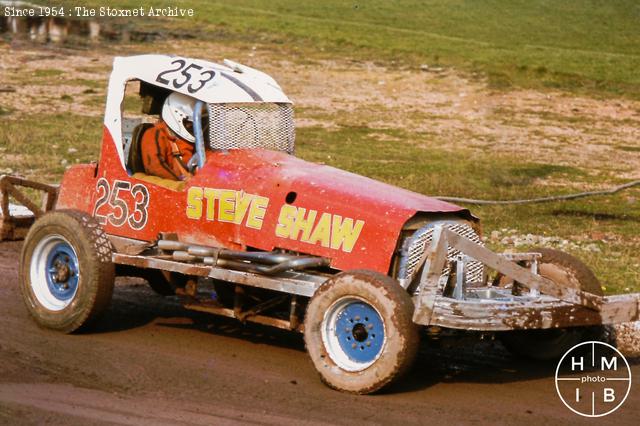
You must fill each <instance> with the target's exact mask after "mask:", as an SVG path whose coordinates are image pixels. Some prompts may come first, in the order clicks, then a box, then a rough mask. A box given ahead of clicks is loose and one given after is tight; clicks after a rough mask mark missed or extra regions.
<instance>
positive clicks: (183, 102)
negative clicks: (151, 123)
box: [162, 92, 196, 143]
mask: <svg viewBox="0 0 640 426" xmlns="http://www.w3.org/2000/svg"><path fill="white" fill-rule="evenodd" d="M195 104H196V100H195V99H194V98H192V97H190V96H187V95H183V94H182V93H178V92H173V93H172V94H170V95H169V96H167V99H166V100H165V101H164V105H163V107H162V119H163V120H164V122H165V123H167V126H169V128H170V129H171V130H173V132H174V133H175V134H176V135H178V136H179V137H181V138H182V139H184V140H186V141H187V142H191V143H194V142H195V140H196V138H195V137H194V135H193V133H192V132H193V130H191V131H190V130H188V129H187V128H186V127H185V121H189V122H191V124H192V125H193V109H194V108H195ZM191 128H192V129H193V126H191Z"/></svg>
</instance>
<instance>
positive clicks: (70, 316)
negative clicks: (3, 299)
mask: <svg viewBox="0 0 640 426" xmlns="http://www.w3.org/2000/svg"><path fill="white" fill-rule="evenodd" d="M113 282H114V266H113V263H112V262H111V243H110V241H109V239H108V238H107V236H106V234H105V233H104V232H103V231H102V228H101V227H100V225H99V224H98V223H97V222H96V221H95V219H94V218H93V217H91V216H89V215H87V214H86V213H82V212H78V211H72V210H61V211H54V212H50V213H47V214H45V215H44V216H42V217H41V218H39V219H38V220H37V221H36V222H35V223H34V224H33V226H32V227H31V229H30V230H29V233H28V234H27V237H26V239H25V242H24V246H23V247H22V253H21V258H20V288H21V291H22V297H23V299H24V302H25V305H26V306H27V309H28V311H29V313H30V314H31V316H32V317H33V318H34V319H35V321H36V322H37V323H38V324H39V325H40V326H42V327H46V328H51V329H54V330H59V331H62V332H65V333H71V332H74V331H76V330H79V329H81V328H83V327H85V326H88V325H90V324H91V323H92V322H94V321H95V320H96V319H97V318H98V317H99V316H100V315H101V314H102V313H103V312H104V310H105V309H106V307H107V305H108V304H109V302H110V300H111V295H112V293H113Z"/></svg>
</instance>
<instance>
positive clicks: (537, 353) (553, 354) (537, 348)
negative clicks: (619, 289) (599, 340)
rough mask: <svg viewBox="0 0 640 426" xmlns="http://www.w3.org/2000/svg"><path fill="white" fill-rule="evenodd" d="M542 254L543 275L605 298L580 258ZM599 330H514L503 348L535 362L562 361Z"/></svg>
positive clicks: (544, 250)
mask: <svg viewBox="0 0 640 426" xmlns="http://www.w3.org/2000/svg"><path fill="white" fill-rule="evenodd" d="M531 251H532V252H537V253H540V254H541V255H542V256H541V257H540V260H539V266H538V269H539V272H540V275H541V276H543V277H545V278H548V279H550V280H551V281H554V282H557V283H562V284H564V285H565V286H568V287H572V288H575V289H580V290H582V291H585V292H588V293H592V294H596V295H598V296H602V295H603V293H602V287H601V286H600V282H599V281H598V279H597V278H596V276H595V275H594V274H593V272H592V271H591V270H590V269H589V267H588V266H587V265H585V264H584V263H583V262H582V261H580V260H579V259H577V258H575V257H573V256H571V255H570V254H568V253H565V252H563V251H560V250H554V249H548V248H537V249H533V250H531ZM596 333H597V330H596V327H575V328H562V329H548V330H514V331H507V332H504V333H502V334H501V335H500V340H501V341H502V343H503V344H504V346H505V347H506V348H507V349H508V350H509V351H510V352H512V353H514V354H516V355H520V356H524V357H527V358H531V359H536V360H541V361H544V360H551V359H558V358H560V357H561V356H562V355H563V354H564V353H565V352H566V351H568V350H569V349H571V348H572V347H573V346H575V345H577V344H578V343H580V342H583V341H585V340H588V339H589V337H590V336H593V335H596Z"/></svg>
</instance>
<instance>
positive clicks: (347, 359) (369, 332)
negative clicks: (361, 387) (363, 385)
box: [325, 298, 385, 371]
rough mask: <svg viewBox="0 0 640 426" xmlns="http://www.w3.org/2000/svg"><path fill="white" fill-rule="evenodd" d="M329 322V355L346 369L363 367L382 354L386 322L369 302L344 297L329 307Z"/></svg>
mask: <svg viewBox="0 0 640 426" xmlns="http://www.w3.org/2000/svg"><path fill="white" fill-rule="evenodd" d="M325 321H327V323H326V324H325V333H326V335H325V338H326V340H327V343H328V350H329V355H330V356H331V358H332V359H333V360H334V361H335V362H336V363H337V364H338V365H339V366H341V367H342V368H344V369H346V370H349V371H358V370H362V369H364V368H367V367H368V366H369V365H371V364H373V363H374V362H375V361H376V360H377V359H378V357H379V356H380V354H381V353H382V349H383V347H384V343H385V327H384V322H383V320H382V317H381V316H380V314H379V313H378V311H377V310H376V309H375V308H373V306H371V305H370V304H368V303H367V302H365V301H363V300H361V299H359V298H358V299H356V298H347V299H342V300H341V301H338V302H336V303H335V304H334V305H333V306H332V307H331V308H330V309H329V311H328V312H327V317H326V319H325Z"/></svg>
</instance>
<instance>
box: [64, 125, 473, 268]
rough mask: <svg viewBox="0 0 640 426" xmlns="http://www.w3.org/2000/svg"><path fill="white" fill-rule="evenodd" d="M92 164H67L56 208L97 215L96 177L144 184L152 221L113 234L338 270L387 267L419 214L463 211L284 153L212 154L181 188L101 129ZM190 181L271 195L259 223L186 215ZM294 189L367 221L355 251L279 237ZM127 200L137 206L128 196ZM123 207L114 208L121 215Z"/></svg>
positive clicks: (309, 205)
mask: <svg viewBox="0 0 640 426" xmlns="http://www.w3.org/2000/svg"><path fill="white" fill-rule="evenodd" d="M95 172H96V169H95V166H93V165H81V166H74V167H72V168H70V169H69V170H68V171H67V172H66V173H65V175H64V178H63V181H62V185H61V190H60V196H59V200H58V205H57V208H74V209H79V210H83V211H86V212H88V213H91V214H92V213H93V209H94V205H95V203H96V201H97V198H98V194H97V192H96V190H95V188H96V183H97V181H98V179H99V178H101V177H104V178H106V179H107V181H109V182H110V184H111V185H113V181H114V180H116V179H118V180H123V181H129V182H131V183H132V185H134V184H135V183H143V184H144V185H145V186H146V187H147V188H148V189H149V193H150V200H149V207H148V213H149V220H148V222H147V225H146V226H145V227H144V228H143V229H141V230H139V231H135V230H133V229H131V228H130V227H129V226H128V225H127V224H125V225H124V226H122V227H114V226H113V225H111V224H107V225H106V226H105V229H106V231H107V232H108V233H109V234H114V235H119V236H124V237H129V238H134V239H138V240H147V241H152V240H155V239H157V236H158V234H159V233H160V232H175V233H177V234H178V237H179V239H180V240H181V241H184V242H187V243H194V244H203V245H209V246H224V247H228V248H234V249H239V248H245V247H246V246H250V247H254V248H258V249H262V250H272V249H273V248H276V247H278V248H285V249H289V250H295V251H299V252H303V253H308V254H313V255H318V256H324V257H327V258H330V259H331V265H332V267H334V268H336V269H361V268H364V269H370V270H374V271H378V272H381V273H387V272H388V269H389V265H390V261H391V258H392V256H393V251H394V249H395V247H396V243H397V240H398V236H399V233H400V231H401V229H402V227H403V225H404V224H405V223H406V222H407V220H409V219H410V218H411V217H412V216H414V215H415V214H416V213H417V212H439V213H459V214H460V213H466V212H467V211H466V210H464V209H462V208H461V207H458V206H455V205H453V204H449V203H445V202H442V201H439V200H436V199H433V198H429V197H426V196H423V195H420V194H417V193H414V192H411V191H407V190H404V189H400V188H397V187H394V186H391V185H387V184H384V183H381V182H378V181H375V180H372V179H369V178H365V177H362V176H359V175H355V174H352V173H348V172H345V171H342V170H338V169H335V168H332V167H328V166H322V165H317V164H313V163H308V162H306V161H303V160H301V159H298V158H296V157H293V156H290V155H287V154H285V153H281V152H275V151H268V150H233V151H229V152H226V153H225V152H208V153H207V163H206V165H205V166H204V168H202V169H201V170H199V171H198V172H197V174H196V175H195V176H194V177H193V178H192V179H191V180H190V181H189V182H188V183H187V185H186V187H185V189H184V190H183V191H173V190H170V189H167V188H164V187H162V186H158V185H154V184H151V183H148V182H142V181H140V180H137V179H134V178H132V177H130V176H128V174H127V172H126V171H125V170H124V169H123V167H122V165H121V163H120V160H119V158H118V154H117V152H116V150H115V146H114V142H113V140H112V138H111V135H110V134H109V132H108V131H107V130H106V129H105V130H104V137H103V146H102V153H101V159H100V164H99V165H98V169H97V173H96V174H95V176H94V173H95ZM191 186H200V187H209V188H223V189H232V190H244V191H245V192H248V193H251V194H257V195H260V196H264V197H268V198H269V200H270V201H269V205H268V207H267V210H266V215H265V217H264V222H263V226H262V229H260V230H256V229H251V228H248V227H246V226H242V225H235V224H232V223H222V222H218V221H207V220H205V219H204V218H202V219H200V220H193V219H189V218H187V216H186V205H187V201H186V200H187V190H188V188H189V187H191ZM292 191H293V192H296V194H297V197H296V199H295V201H294V202H293V203H292V204H293V205H295V206H297V207H304V208H306V209H307V211H308V210H309V209H313V210H316V211H318V213H319V215H320V214H321V213H323V212H328V213H332V214H338V215H341V216H343V217H350V218H353V219H354V220H363V221H365V225H364V226H363V229H362V233H361V234H360V237H359V239H358V240H357V243H356V245H355V247H354V249H353V251H352V252H351V253H346V252H343V251H340V250H333V249H331V248H325V247H322V246H321V245H319V244H310V243H305V242H301V241H297V240H292V239H288V238H281V237H278V236H276V234H275V227H276V224H277V223H278V216H279V213H280V208H281V206H282V205H283V204H285V197H286V196H287V194H288V193H289V192H292ZM126 195H127V196H128V198H127V197H125V196H123V197H122V198H123V199H124V200H125V201H126V202H127V203H129V205H130V206H133V204H134V201H133V198H132V197H131V195H130V194H126ZM117 213H118V212H115V214H117Z"/></svg>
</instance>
